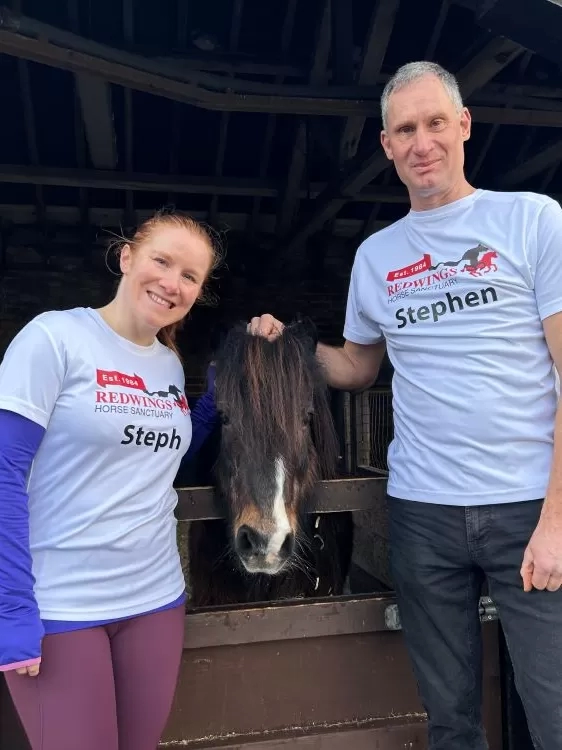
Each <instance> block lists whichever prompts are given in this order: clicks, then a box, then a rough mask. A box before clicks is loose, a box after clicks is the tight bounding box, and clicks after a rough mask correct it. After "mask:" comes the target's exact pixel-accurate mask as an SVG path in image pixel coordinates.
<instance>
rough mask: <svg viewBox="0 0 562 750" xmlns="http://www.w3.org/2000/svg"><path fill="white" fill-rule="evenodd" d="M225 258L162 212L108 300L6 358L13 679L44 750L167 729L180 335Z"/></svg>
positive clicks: (0, 524)
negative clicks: (220, 259)
mask: <svg viewBox="0 0 562 750" xmlns="http://www.w3.org/2000/svg"><path fill="white" fill-rule="evenodd" d="M218 261H219V257H218V253H217V250H216V248H215V245H214V243H213V240H212V238H211V236H210V234H209V233H208V232H207V231H206V229H205V228H204V227H203V226H202V225H200V224H199V223H197V222H196V221H194V220H193V219H191V218H188V217H185V216H182V215H179V214H160V213H159V214H156V216H154V217H153V218H151V219H149V220H148V221H146V222H145V223H144V224H143V225H142V226H141V227H140V228H139V229H138V230H137V232H136V233H135V235H134V237H133V239H132V240H131V241H130V242H127V243H125V244H123V245H122V247H121V252H120V267H121V273H122V277H121V280H120V283H119V286H118V289H117V292H116V295H115V297H114V299H113V300H112V301H111V302H110V303H109V304H108V305H107V306H105V307H103V308H101V309H99V310H93V309H91V308H75V309H72V310H63V311H51V312H47V313H43V314H41V315H39V316H37V317H36V318H34V319H33V320H32V321H31V322H30V323H28V324H27V325H26V326H25V327H24V328H23V329H22V330H21V331H20V333H19V334H18V335H17V336H16V337H15V339H14V340H13V341H12V343H11V344H10V346H9V348H8V350H7V352H6V354H5V357H4V360H3V362H2V364H1V366H0V670H2V671H3V672H4V673H5V676H6V679H7V684H8V688H9V690H10V693H11V695H12V698H13V701H14V703H15V706H16V709H17V711H18V713H19V716H20V718H21V720H22V723H23V725H24V728H25V730H26V733H27V735H28V737H29V740H30V743H31V746H32V748H33V750H77V748H79V749H80V750H102V749H103V750H155V748H156V746H157V744H158V742H159V739H160V736H161V733H162V731H163V729H164V726H165V723H166V721H167V718H168V714H169V711H170V708H171V704H172V699H173V694H174V689H175V685H176V679H177V675H178V670H179V665H180V659H181V652H182V642H183V630H184V599H185V593H184V577H183V574H182V569H181V565H180V560H179V555H178V550H177V545H176V522H175V518H174V507H175V504H176V500H177V498H176V493H175V491H174V490H173V486H172V484H173V481H174V478H175V476H176V473H177V471H178V467H179V465H180V462H181V460H182V457H183V456H185V454H186V451H187V450H188V447H189V445H190V441H191V439H192V421H191V419H190V413H189V406H188V403H187V400H186V397H185V395H184V374H183V369H182V365H181V362H180V359H179V357H178V353H177V349H176V344H175V333H176V329H177V327H178V325H179V324H180V323H181V321H182V320H183V319H184V317H185V316H186V315H187V313H188V312H189V311H190V309H191V307H192V306H193V304H194V303H195V302H196V301H197V300H198V299H199V298H200V297H201V296H202V294H203V290H204V286H205V282H206V281H207V279H208V278H209V275H210V273H211V272H212V270H213V269H214V268H215V267H216V266H217V264H218ZM207 395H209V394H207ZM211 399H212V394H211ZM200 417H201V418H202V420H203V425H202V429H206V428H207V427H208V425H209V423H210V422H212V421H213V419H214V411H213V409H212V408H209V398H208V397H204V398H203V399H201V409H200ZM193 421H194V425H195V423H196V420H195V419H194V420H193ZM196 437H197V436H196ZM199 438H200V436H199V437H197V442H198V443H200V439H199Z"/></svg>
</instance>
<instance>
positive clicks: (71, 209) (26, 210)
mask: <svg viewBox="0 0 562 750" xmlns="http://www.w3.org/2000/svg"><path fill="white" fill-rule="evenodd" d="M153 213H154V209H138V208H137V209H135V215H134V220H135V223H139V222H141V221H142V220H143V219H147V218H148V217H150V216H151V215H152V214H153ZM0 214H1V215H2V217H3V219H4V220H5V221H9V222H12V223H14V224H17V225H19V226H31V225H33V224H34V223H35V221H36V217H37V207H36V206H35V205H25V204H21V203H18V204H0ZM206 214H207V212H206V211H192V212H191V215H192V216H193V217H194V218H196V219H202V220H205V217H206ZM45 215H46V220H47V221H48V222H49V225H50V226H54V225H60V226H63V225H65V226H76V225H77V224H78V222H79V221H80V209H79V208H78V207H77V206H46V209H45ZM220 215H221V219H222V220H223V221H224V222H225V223H226V224H228V225H229V227H230V228H231V229H232V230H235V231H240V232H243V231H244V230H245V228H246V226H247V223H248V214H247V213H242V212H224V213H223V212H221V214H220ZM90 217H91V222H92V225H93V226H95V227H102V228H106V229H115V228H119V227H121V226H123V221H124V211H123V210H122V209H119V208H99V207H97V206H92V207H91V211H90ZM361 224H362V222H361V221H360V220H359V219H338V220H337V221H335V222H334V234H335V235H336V236H338V237H353V236H354V235H355V234H356V233H357V232H358V231H359V229H360V227H361ZM275 226H276V219H275V216H274V215H273V214H265V213H262V214H261V215H260V217H259V231H260V232H262V233H264V234H268V235H270V236H271V241H272V242H273V239H274V235H275ZM384 226H387V222H379V223H378V224H377V225H376V227H375V228H376V229H381V228H382V227H384ZM35 236H36V237H37V238H40V237H41V236H42V235H41V233H39V232H38V233H37V234H36V235H35ZM109 239H111V235H110V234H107V235H104V234H103V232H100V233H99V234H98V240H99V241H100V243H103V242H104V240H105V241H108V240H109ZM26 246H27V247H29V244H27V245H26ZM67 247H68V244H67ZM75 249H76V250H77V248H75Z"/></svg>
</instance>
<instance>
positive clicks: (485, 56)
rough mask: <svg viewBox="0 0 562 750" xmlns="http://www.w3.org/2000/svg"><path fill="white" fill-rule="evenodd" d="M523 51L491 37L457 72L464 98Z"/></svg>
mask: <svg viewBox="0 0 562 750" xmlns="http://www.w3.org/2000/svg"><path fill="white" fill-rule="evenodd" d="M524 51H525V48H524V47H521V45H519V44H517V43H516V42H513V41H511V39H505V38H504V37H498V38H494V39H491V40H490V41H489V42H488V43H487V44H486V45H485V46H484V47H483V49H482V50H480V52H479V53H478V54H477V55H476V56H475V57H473V58H472V60H471V61H470V62H469V63H468V64H467V65H465V67H464V68H462V69H461V70H460V71H458V73H457V79H458V80H459V85H460V89H461V93H462V96H463V98H464V99H468V97H470V96H472V95H473V94H474V92H475V91H478V89H480V88H482V86H484V85H485V84H486V83H488V82H489V81H491V80H492V78H495V76H496V75H497V74H498V73H499V72H500V71H502V70H503V69H504V68H505V67H506V66H507V65H510V64H511V63H512V62H513V61H514V60H515V59H516V58H517V57H519V55H521V54H523V52H524Z"/></svg>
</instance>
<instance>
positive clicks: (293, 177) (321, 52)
mask: <svg viewBox="0 0 562 750" xmlns="http://www.w3.org/2000/svg"><path fill="white" fill-rule="evenodd" d="M331 10H332V8H331V0H324V6H323V11H322V16H321V18H320V24H319V27H318V31H317V35H316V47H315V51H314V59H313V62H312V68H311V70H310V76H309V81H310V83H311V84H312V85H314V84H316V83H321V82H323V81H325V80H327V73H326V71H327V68H328V59H329V56H330V44H331V29H332V20H331V19H332V13H331ZM305 166H306V124H305V123H304V122H299V124H298V125H297V128H296V132H295V140H294V145H293V150H292V153H291V163H290V164H289V170H288V173H287V187H286V190H285V194H284V196H283V200H282V201H281V205H280V207H279V213H278V224H277V230H278V233H279V235H280V236H284V235H286V234H287V232H288V231H289V230H290V227H291V225H292V223H293V219H294V217H295V215H296V212H297V206H298V202H299V190H300V186H301V182H302V178H303V174H304V170H305Z"/></svg>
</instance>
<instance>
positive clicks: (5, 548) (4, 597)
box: [0, 409, 45, 672]
mask: <svg viewBox="0 0 562 750" xmlns="http://www.w3.org/2000/svg"><path fill="white" fill-rule="evenodd" d="M44 433H45V430H44V429H43V428H42V427H40V426H39V425H38V424H37V423H36V422H33V421H30V420H28V419H26V418H25V417H22V416H20V415H19V414H15V413H13V412H11V411H3V410H2V409H0V672H4V671H8V670H12V669H17V668H18V667H25V666H30V665H32V664H36V663H37V662H38V661H39V659H40V656H41V640H42V638H43V634H44V629H43V623H42V622H41V618H40V615H39V609H38V607H37V602H36V600H35V596H34V592H33V587H34V583H35V579H34V577H33V573H32V562H31V553H30V550H29V511H28V498H27V490H26V484H27V477H28V475H29V470H30V468H31V464H32V462H33V459H34V457H35V454H36V453H37V450H38V448H39V445H40V443H41V440H42V438H43V435H44Z"/></svg>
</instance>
